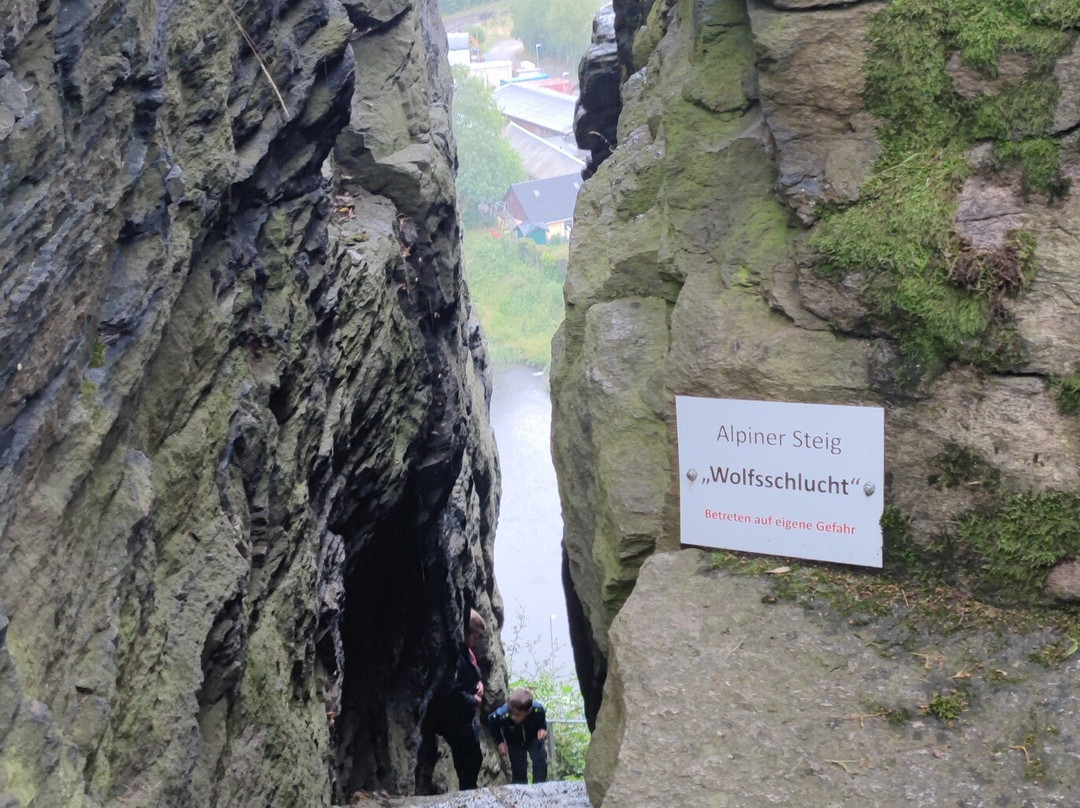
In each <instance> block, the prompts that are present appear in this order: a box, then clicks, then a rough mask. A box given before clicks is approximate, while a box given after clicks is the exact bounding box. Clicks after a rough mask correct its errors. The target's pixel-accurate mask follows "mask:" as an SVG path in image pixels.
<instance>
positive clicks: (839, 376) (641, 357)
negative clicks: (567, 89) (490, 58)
mask: <svg viewBox="0 0 1080 808" xmlns="http://www.w3.org/2000/svg"><path fill="white" fill-rule="evenodd" d="M631 5H632V6H633V7H632V8H631V7H630V6H631ZM931 5H935V6H941V7H944V6H948V5H950V4H948V3H945V2H941V3H934V4H931ZM991 7H993V4H990V3H988V4H987V8H988V9H989V8H991ZM907 13H908V12H907V11H905V9H904V8H903V6H902V5H901V6H898V5H897V4H890V3H882V2H875V1H874V0H867V2H858V3H831V2H815V1H814V0H806V1H805V2H794V1H793V2H779V0H776V2H762V0H693V1H691V0H685V1H682V0H656V2H654V3H651V4H649V5H648V8H647V9H644V8H642V6H641V4H629V3H623V4H619V3H616V4H615V5H614V16H615V21H614V23H613V24H611V25H608V26H598V31H600V32H606V31H608V29H611V30H613V31H614V32H615V34H614V39H615V42H616V43H617V47H618V51H619V53H618V58H617V59H613V58H612V57H611V56H610V55H609V54H608V53H607V43H608V42H610V40H611V38H612V34H610V33H604V37H603V41H602V42H600V43H599V44H598V46H597V48H596V50H595V55H596V58H595V59H594V61H593V62H592V63H590V62H589V61H588V59H587V60H586V62H584V63H583V64H582V67H581V75H582V85H583V87H586V88H588V87H589V86H594V85H595V86H598V87H603V86H607V85H606V84H605V79H606V77H609V76H610V73H611V71H612V63H613V62H615V63H618V64H619V65H620V66H621V69H622V73H621V86H620V91H619V96H618V97H617V98H616V97H615V96H614V95H613V94H611V93H608V94H606V95H603V96H601V97H592V96H591V95H590V94H589V93H588V92H586V94H585V95H584V96H583V98H582V100H581V111H580V112H579V117H582V118H584V117H585V116H592V117H593V118H594V119H599V117H598V111H599V110H606V112H605V114H606V116H607V117H608V118H611V117H613V115H614V111H615V110H617V111H618V124H617V128H616V129H615V131H614V133H613V135H605V140H606V141H610V143H608V142H605V143H602V144H600V145H599V146H597V145H596V144H590V143H588V142H586V140H585V139H582V141H581V142H582V145H592V146H593V147H594V152H593V154H594V162H595V163H599V167H598V168H597V169H596V170H595V174H594V175H593V176H592V177H591V178H590V179H589V180H588V181H587V182H586V183H585V185H584V186H583V188H582V190H581V194H580V196H579V201H578V207H577V213H576V218H575V225H574V233H573V241H572V247H571V261H570V268H569V271H568V275H567V282H566V287H565V293H566V303H567V311H566V319H565V321H564V323H563V325H562V327H561V329H560V331H559V333H558V335H557V336H556V339H555V342H554V344H553V370H552V391H553V403H554V409H553V447H554V453H555V461H556V468H557V471H558V474H559V478H560V489H561V492H562V499H563V508H564V518H565V549H566V552H567V558H568V574H569V579H570V580H571V581H572V590H573V591H572V593H571V595H570V599H571V601H572V602H575V603H578V604H580V619H579V623H578V625H577V627H576V629H575V632H574V634H573V635H572V636H573V638H574V642H575V648H576V652H577V659H578V661H579V674H580V676H581V679H582V687H583V692H584V694H585V696H586V704H587V712H589V713H590V715H592V716H595V715H596V710H597V709H598V707H599V704H600V700H601V693H602V687H603V682H604V680H605V677H606V675H607V666H608V661H609V659H610V655H611V648H610V641H609V628H610V626H611V621H612V620H613V618H614V617H615V615H617V614H618V613H619V611H620V609H621V608H622V606H623V603H624V602H625V601H626V598H627V597H628V596H629V594H630V592H631V591H632V590H633V588H634V585H635V581H636V580H637V574H638V568H639V567H640V565H641V564H642V562H643V561H644V560H645V559H646V558H648V557H649V556H650V555H651V554H652V553H654V552H656V551H662V550H673V549H676V548H678V547H679V544H680V533H679V520H678V505H679V501H678V494H679V491H678V485H677V482H678V481H677V479H676V474H675V470H676V468H677V446H676V431H675V413H674V398H675V396H676V395H694V396H705V397H720V398H725V397H730V398H740V399H763V400H776V401H801V402H813V403H830V404H872V405H880V406H884V407H885V419H886V471H887V479H886V484H887V490H886V503H887V507H888V511H887V515H888V516H889V517H890V522H889V525H887V527H888V529H887V531H886V535H885V545H886V558H887V565H886V566H887V570H888V569H890V568H892V569H895V566H896V565H895V564H894V563H893V560H894V559H892V556H891V553H892V551H894V550H901V549H902V548H908V549H909V552H908V556H907V557H908V558H909V559H911V558H918V559H919V563H925V564H926V565H927V567H929V566H932V565H940V567H942V568H947V570H946V572H945V575H946V576H947V577H948V580H950V581H951V582H952V583H953V584H954V585H956V586H958V587H960V588H961V589H965V590H967V591H973V592H975V593H976V594H978V595H979V596H981V597H985V598H987V599H989V600H1002V601H1006V602H1009V603H1013V604H1031V603H1035V602H1040V601H1042V600H1044V599H1048V600H1051V601H1053V600H1054V599H1055V598H1056V599H1057V602H1059V603H1060V602H1062V601H1065V600H1067V599H1068V598H1069V597H1071V596H1070V595H1068V594H1067V591H1068V590H1066V588H1064V587H1063V585H1062V584H1061V582H1062V581H1065V580H1067V579H1068V576H1067V574H1066V570H1067V569H1068V568H1066V567H1065V566H1064V565H1067V564H1068V563H1069V562H1070V561H1072V560H1073V559H1075V558H1076V557H1077V555H1078V554H1080V539H1078V536H1077V533H1076V530H1075V527H1068V525H1070V524H1071V525H1075V524H1076V521H1077V519H1078V518H1080V510H1078V506H1080V465H1078V460H1077V458H1078V457H1080V433H1078V432H1077V429H1076V420H1075V419H1076V415H1074V414H1070V413H1072V412H1075V402H1074V398H1075V392H1074V388H1073V385H1074V384H1075V381H1076V369H1077V368H1076V349H1077V345H1078V344H1080V335H1078V334H1077V333H1076V327H1077V326H1076V324H1077V323H1078V322H1080V317H1078V315H1080V311H1078V309H1077V301H1078V300H1080V291H1077V290H1076V289H1075V285H1076V280H1077V277H1076V273H1075V271H1074V270H1075V267H1076V266H1077V264H1078V261H1080V238H1078V233H1080V221H1078V219H1077V217H1078V215H1080V205H1077V204H1076V196H1075V193H1076V188H1077V187H1080V185H1078V181H1080V155H1078V151H1077V141H1076V133H1075V125H1074V124H1070V123H1069V122H1070V121H1074V120H1075V117H1076V116H1075V110H1076V98H1077V97H1078V92H1080V85H1078V84H1077V78H1076V76H1077V73H1076V70H1075V62H1076V37H1077V30H1078V29H1080V15H1078V14H1077V13H1075V12H1073V11H1069V12H1062V13H1060V14H1059V15H1058V16H1056V17H1054V18H1053V19H1051V18H1050V16H1053V15H1052V14H1051V13H1050V12H1047V15H1050V16H1047V15H1043V16H1031V17H1028V16H1026V12H1023V13H1022V14H1021V16H1020V17H1018V18H1017V19H1016V20H1015V21H1014V22H1015V23H1016V25H1017V28H1016V29H1015V30H1017V31H1021V32H1024V33H1021V34H1020V35H1019V36H1020V37H1021V39H1023V37H1025V36H1029V35H1030V39H1024V40H1023V41H1024V42H1026V43H1028V44H1024V45H1018V46H1017V47H1016V48H1008V47H1005V46H1004V45H1002V47H1001V48H1000V49H998V48H997V47H996V45H995V46H994V49H993V50H992V51H991V52H989V53H987V52H978V51H976V50H975V49H974V48H973V47H972V45H971V43H972V42H973V41H974V39H973V38H971V37H976V35H978V36H982V33H983V32H982V31H981V29H979V27H978V26H979V25H980V24H981V23H980V22H979V18H978V15H977V14H974V12H972V13H973V15H974V16H971V17H964V16H963V15H961V16H960V17H958V18H956V20H954V22H956V24H957V26H958V27H957V28H953V29H949V30H946V26H939V27H935V26H937V25H938V23H937V22H935V19H937V18H935V15H934V14H928V15H927V16H925V17H920V18H918V19H916V17H918V15H915V14H914V13H912V16H905V15H906V14H907ZM1033 14H1034V12H1033ZM941 19H943V18H941ZM628 27H629V28H630V29H631V30H629V31H628V30H627V29H628ZM957 31H960V33H959V34H958V33H957ZM901 32H903V34H902V35H901ZM976 38H977V37H976ZM1036 40H1039V41H1042V42H1043V43H1044V44H1045V45H1046V47H1045V48H1042V49H1041V50H1040V48H1039V47H1036V46H1034V45H1032V44H1031V43H1033V42H1034V41H1036ZM1017 41H1018V42H1019V41H1020V40H1017ZM999 51H1000V52H999ZM1021 57H1022V58H1021ZM905 71H906V72H905ZM587 79H591V81H589V80H587ZM1020 98H1027V99H1028V101H1023V102H1022V101H1020V100H1019V99H1020ZM1029 102H1030V103H1029ZM949 110H951V111H952V112H950V111H949ZM953 113H955V117H952V118H950V117H949V116H950V115H952V114H953ZM938 132H940V133H941V134H940V136H939V135H938V134H937V133H938ZM1041 150H1045V151H1041ZM608 151H610V155H608V154H607V152H608ZM1037 151H1038V152H1039V153H1040V154H1043V155H1044V156H1045V157H1046V161H1045V163H1039V161H1038V160H1035V159H1034V157H1033V155H1034V154H1035V152H1037ZM1021 153H1023V154H1026V155H1027V156H1021ZM1037 163H1039V164H1038V165H1036V164H1037ZM1070 187H1071V188H1072V192H1071V193H1070V191H1069V189H1070ZM1070 391H1073V392H1070ZM1022 547H1027V548H1028V549H1026V550H1022V549H1020V548H1022ZM1035 548H1038V549H1035ZM1055 567H1059V568H1061V569H1062V571H1061V572H1059V573H1057V574H1056V575H1055V577H1054V578H1053V579H1052V581H1053V586H1050V587H1046V583H1047V579H1048V576H1049V575H1050V573H1051V571H1052V570H1053V569H1054V568H1055ZM1021 578H1023V579H1024V585H1023V586H1022V587H1021V586H1020V585H1019V584H1018V581H1019V580H1020V579H1021ZM733 804H734V803H733Z"/></svg>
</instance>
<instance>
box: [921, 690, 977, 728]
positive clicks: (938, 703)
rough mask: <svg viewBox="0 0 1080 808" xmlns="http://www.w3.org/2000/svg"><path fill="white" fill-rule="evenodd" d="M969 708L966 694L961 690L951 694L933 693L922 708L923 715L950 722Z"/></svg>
mask: <svg viewBox="0 0 1080 808" xmlns="http://www.w3.org/2000/svg"><path fill="white" fill-rule="evenodd" d="M968 706H969V702H968V697H967V694H966V693H964V692H963V691H961V690H953V691H952V692H951V693H935V694H934V695H933V697H932V698H931V699H930V701H929V702H927V704H926V706H925V707H924V708H923V710H922V713H923V715H932V716H934V718H936V719H938V720H939V721H945V722H951V721H955V720H956V719H957V718H959V717H960V713H962V712H964V710H966V709H967V708H968Z"/></svg>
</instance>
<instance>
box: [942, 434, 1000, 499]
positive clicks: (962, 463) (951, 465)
mask: <svg viewBox="0 0 1080 808" xmlns="http://www.w3.org/2000/svg"><path fill="white" fill-rule="evenodd" d="M930 464H931V465H932V466H934V467H935V468H936V469H937V471H936V472H935V473H933V474H931V475H929V476H928V477H927V478H926V482H927V485H930V486H933V487H934V488H937V489H939V490H941V489H944V488H955V487H957V486H959V485H965V486H969V487H976V486H977V487H980V488H983V489H989V490H994V489H996V488H997V487H998V484H999V483H1000V482H1001V472H1000V471H999V470H998V469H997V468H996V467H994V466H992V465H991V464H990V463H987V462H986V460H984V459H983V457H982V455H980V454H979V453H978V452H976V451H975V450H974V449H971V448H969V447H967V446H961V445H959V444H957V443H951V442H950V443H947V444H946V446H945V449H944V450H943V451H941V452H939V453H938V454H936V455H934V456H933V457H932V458H930Z"/></svg>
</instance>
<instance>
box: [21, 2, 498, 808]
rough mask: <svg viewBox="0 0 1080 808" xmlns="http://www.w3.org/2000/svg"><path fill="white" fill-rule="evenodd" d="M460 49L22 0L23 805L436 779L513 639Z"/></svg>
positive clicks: (424, 9)
mask: <svg viewBox="0 0 1080 808" xmlns="http://www.w3.org/2000/svg"><path fill="white" fill-rule="evenodd" d="M444 48H445V33H444V32H443V28H442V24H441V22H440V21H439V18H438V12H437V8H436V5H435V2H434V0H430V2H428V0H419V1H418V2H388V3H365V2H345V3H339V2H336V1H332V0H279V1H277V2H269V3H254V2H239V3H229V2H218V1H217V0H176V1H175V2H174V1H173V0H169V1H168V2H157V1H156V0H130V1H129V0H88V2H77V3H72V2H60V1H59V0H51V2H50V1H48V0H47V1H46V2H31V1H30V0H8V2H5V4H4V11H3V14H2V15H0V287H2V289H3V304H2V309H0V312H2V317H0V413H2V414H0V457H2V461H0V559H2V563H0V610H2V611H0V750H2V752H0V804H3V805H5V806H12V805H18V806H29V805H34V806H42V807H44V806H49V807H50V808H51V807H53V806H60V805H65V806H76V805H78V806H99V805H100V806H104V805H132V806H135V805H144V806H165V805H174V806H241V805H275V806H290V805H296V806H305V807H306V806H315V805H329V804H330V803H331V801H333V800H335V799H336V800H339V801H342V802H344V801H347V800H348V796H349V795H350V794H351V793H352V791H354V790H355V789H357V788H368V789H376V788H385V789H388V790H391V791H394V792H400V793H412V792H413V791H419V792H420V793H424V792H425V791H430V789H431V788H432V787H433V778H435V777H436V775H433V767H434V766H435V764H436V761H437V758H438V755H437V751H436V746H435V740H434V736H433V735H432V731H431V727H430V726H429V724H430V721H429V708H430V704H431V700H432V694H433V693H434V692H435V691H436V689H437V688H438V687H439V686H440V685H441V684H444V683H445V682H446V680H447V678H448V677H451V676H452V675H453V664H454V660H455V653H456V647H457V643H458V642H459V640H460V637H461V630H462V626H463V620H464V616H465V615H466V614H467V613H468V609H469V608H470V607H473V606H475V607H476V608H477V609H479V610H480V611H481V612H482V613H483V614H484V615H485V616H486V617H487V618H488V620H489V622H490V623H491V624H492V625H493V626H494V625H497V624H499V623H501V602H500V600H499V597H498V593H497V591H496V588H495V583H494V580H493V578H492V566H491V554H492V540H493V531H494V525H495V519H496V513H497V502H498V492H499V479H498V467H497V460H496V455H495V451H494V444H493V438H492V436H491V431H490V427H489V425H488V421H487V402H488V397H489V395H490V389H489V387H490V382H489V379H488V371H487V367H486V353H485V347H484V344H483V339H482V334H481V332H480V331H479V327H478V324H477V322H476V319H475V317H474V314H473V311H472V308H471V305H470V302H469V298H468V294H467V292H466V289H465V286H464V282H463V275H462V267H461V259H460V231H459V223H458V217H457V212H456V208H455V192H454V170H455V166H456V155H455V151H454V141H453V137H452V134H451V132H450V128H449V127H450V119H449V110H450V101H451V87H452V80H451V77H450V75H449V68H448V66H447V64H446V57H445V51H444ZM331 175H332V182H328V180H327V178H328V177H331ZM493 636H495V637H496V638H495V639H494V640H493V641H492V642H491V643H490V644H489V647H488V648H487V649H486V650H487V653H486V659H487V660H488V662H489V664H490V665H491V666H492V672H491V681H492V682H496V683H497V682H498V681H500V680H504V679H505V675H504V671H503V670H502V665H503V662H502V651H501V648H500V646H499V642H498V639H497V632H493ZM491 690H492V692H491V694H490V696H489V698H490V700H491V701H492V705H494V704H496V703H497V701H498V699H499V697H500V695H501V694H500V688H499V686H498V685H497V684H496V685H495V686H493V687H492V689H491Z"/></svg>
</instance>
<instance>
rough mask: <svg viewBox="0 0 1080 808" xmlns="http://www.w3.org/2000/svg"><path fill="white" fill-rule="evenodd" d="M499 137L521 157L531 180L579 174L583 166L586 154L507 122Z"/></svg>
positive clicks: (554, 139) (555, 139)
mask: <svg viewBox="0 0 1080 808" xmlns="http://www.w3.org/2000/svg"><path fill="white" fill-rule="evenodd" d="M503 136H504V137H505V138H506V139H507V141H509V143H510V145H511V146H513V147H514V151H516V152H517V153H518V154H520V155H521V161H522V163H524V164H525V170H526V171H528V172H529V175H530V176H532V177H533V178H535V179H538V180H543V179H549V178H551V177H560V176H563V175H566V174H575V173H576V174H580V173H581V169H583V168H584V167H585V156H586V152H583V151H581V150H580V149H573V150H570V149H568V148H563V147H562V146H561V144H560V143H559V142H557V141H558V140H559V139H557V138H542V137H540V136H539V135H534V134H533V133H532V132H530V131H528V130H527V129H522V128H521V127H520V126H518V125H517V124H516V123H508V124H507V125H506V128H505V129H503Z"/></svg>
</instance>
